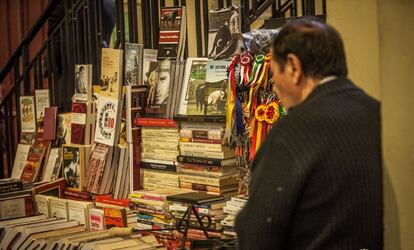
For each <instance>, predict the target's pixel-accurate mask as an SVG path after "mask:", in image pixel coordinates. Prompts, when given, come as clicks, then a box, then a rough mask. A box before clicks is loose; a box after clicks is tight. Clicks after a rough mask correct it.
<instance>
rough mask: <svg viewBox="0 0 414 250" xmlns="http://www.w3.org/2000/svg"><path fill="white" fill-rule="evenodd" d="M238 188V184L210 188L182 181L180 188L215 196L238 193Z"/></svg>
mask: <svg viewBox="0 0 414 250" xmlns="http://www.w3.org/2000/svg"><path fill="white" fill-rule="evenodd" d="M238 187H239V184H238V183H234V184H231V185H228V186H225V187H216V186H210V185H205V184H199V183H191V182H185V181H180V188H185V189H192V190H196V191H206V192H208V193H214V194H223V193H226V192H231V191H237V190H238Z"/></svg>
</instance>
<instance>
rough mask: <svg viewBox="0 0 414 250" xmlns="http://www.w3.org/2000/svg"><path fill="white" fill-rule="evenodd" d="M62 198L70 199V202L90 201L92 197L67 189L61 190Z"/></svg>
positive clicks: (85, 193) (82, 192) (87, 193)
mask: <svg viewBox="0 0 414 250" xmlns="http://www.w3.org/2000/svg"><path fill="white" fill-rule="evenodd" d="M63 197H64V198H65V199H70V200H78V201H92V196H91V194H90V193H89V192H85V191H77V190H73V189H67V188H65V189H64V190H63Z"/></svg>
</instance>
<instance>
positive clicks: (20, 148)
mask: <svg viewBox="0 0 414 250" xmlns="http://www.w3.org/2000/svg"><path fill="white" fill-rule="evenodd" d="M29 150H30V145H25V144H19V145H17V151H16V157H15V158H14V163H13V170H12V174H11V178H14V179H20V177H21V176H22V172H23V168H24V164H25V163H26V159H27V155H28V154H29Z"/></svg>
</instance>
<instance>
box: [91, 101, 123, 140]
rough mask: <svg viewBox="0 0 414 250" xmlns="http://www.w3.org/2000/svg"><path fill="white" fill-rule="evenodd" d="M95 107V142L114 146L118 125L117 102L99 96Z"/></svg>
mask: <svg viewBox="0 0 414 250" xmlns="http://www.w3.org/2000/svg"><path fill="white" fill-rule="evenodd" d="M97 107H98V108H97V118H96V130H95V142H98V143H103V144H106V145H109V146H115V142H116V141H115V139H116V138H118V137H117V133H119V131H118V130H119V123H120V113H119V112H120V110H119V100H118V99H114V98H108V97H105V96H100V97H99V99H98V106H97ZM118 113H119V114H118Z"/></svg>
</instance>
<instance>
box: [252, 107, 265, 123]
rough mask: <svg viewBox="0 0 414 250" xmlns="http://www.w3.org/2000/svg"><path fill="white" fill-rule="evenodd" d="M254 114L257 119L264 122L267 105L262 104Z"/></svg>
mask: <svg viewBox="0 0 414 250" xmlns="http://www.w3.org/2000/svg"><path fill="white" fill-rule="evenodd" d="M254 116H255V117H256V120H258V121H260V122H262V121H264V120H265V119H266V105H264V104H260V105H259V106H258V107H257V108H256V111H255V112H254Z"/></svg>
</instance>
